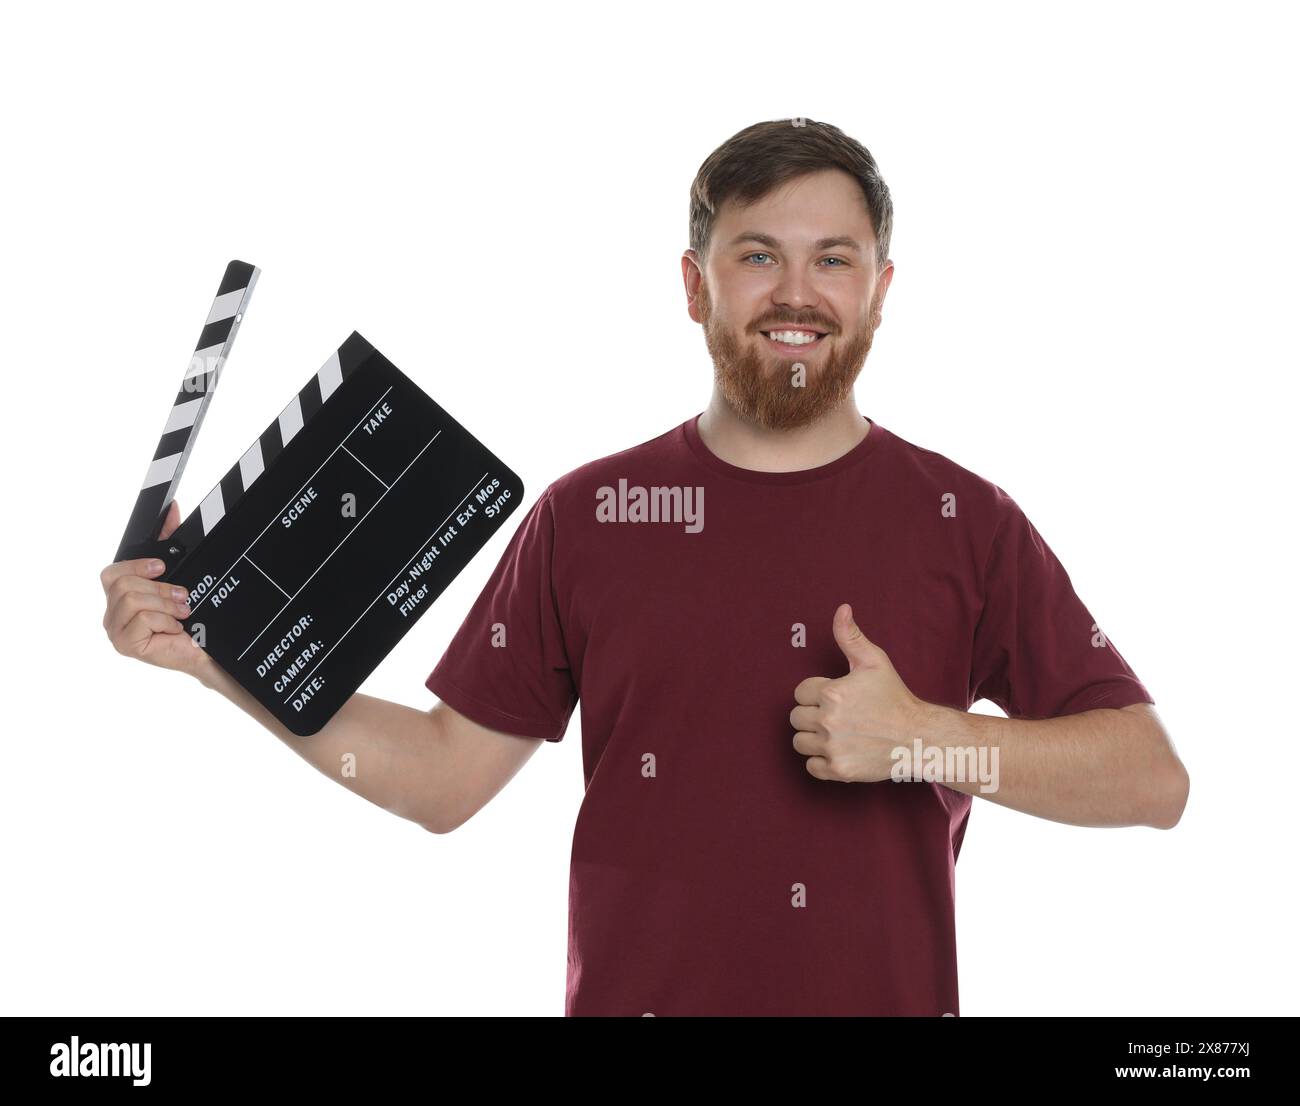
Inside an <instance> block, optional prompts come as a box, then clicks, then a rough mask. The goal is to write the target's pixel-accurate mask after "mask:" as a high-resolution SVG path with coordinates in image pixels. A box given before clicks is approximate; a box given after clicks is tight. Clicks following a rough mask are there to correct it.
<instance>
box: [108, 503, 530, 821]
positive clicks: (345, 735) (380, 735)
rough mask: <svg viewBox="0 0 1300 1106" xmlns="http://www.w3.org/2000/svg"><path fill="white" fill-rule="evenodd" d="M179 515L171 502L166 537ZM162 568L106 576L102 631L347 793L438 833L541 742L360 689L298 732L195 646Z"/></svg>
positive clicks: (483, 798)
mask: <svg viewBox="0 0 1300 1106" xmlns="http://www.w3.org/2000/svg"><path fill="white" fill-rule="evenodd" d="M179 521H180V508H179V507H178V506H177V505H176V504H175V503H173V504H172V506H171V509H170V511H169V513H168V516H167V520H166V522H165V523H164V525H163V527H162V531H161V533H160V534H159V537H160V538H166V537H167V536H168V535H169V534H170V533H171V532H172V531H173V530H174V529H175V528H176V526H177V524H178V523H179ZM161 571H162V565H161V564H157V563H155V564H154V565H151V564H150V563H149V561H148V560H143V559H142V560H130V561H119V562H116V563H115V564H111V565H108V566H107V567H106V568H105V569H104V570H103V572H101V573H100V582H101V583H102V584H103V587H104V595H105V600H106V603H105V609H104V620H103V625H104V630H105V632H106V633H107V634H108V637H109V640H110V641H111V642H112V643H113V647H114V648H115V649H116V650H117V651H118V652H119V653H121V654H122V655H124V656H128V657H132V658H134V659H136V660H141V661H145V662H146V663H148V664H153V665H156V666H158V667H160V668H169V669H172V670H174V671H179V672H184V673H186V674H188V675H190V676H193V677H194V678H195V679H197V680H198V681H199V682H200V683H201V684H203V686H204V687H207V688H209V689H211V690H213V691H216V692H218V693H219V694H220V695H222V696H224V697H225V698H227V699H229V700H230V701H231V702H232V703H234V704H235V705H236V706H237V707H239V708H240V709H241V710H243V711H244V712H245V713H246V714H248V715H249V716H250V717H251V718H253V719H254V720H255V721H257V722H258V723H259V724H261V725H262V726H264V727H265V728H266V729H268V730H270V731H271V733H273V734H275V736H276V737H278V738H279V739H280V740H281V741H283V742H284V743H285V744H286V745H288V746H289V748H291V749H292V750H293V751H294V752H295V753H297V754H298V755H299V756H300V757H302V758H303V759H304V760H306V761H307V762H308V763H309V764H312V765H313V766H314V767H315V768H317V769H318V770H319V771H320V772H322V773H324V774H325V775H327V776H329V777H330V778H331V779H333V780H335V781H336V782H338V783H340V784H342V785H343V786H344V787H346V788H347V789H348V790H349V791H353V792H355V793H356V794H358V795H360V796H361V797H362V798H364V799H368V800H369V801H370V802H372V803H374V804H376V805H377V806H381V807H383V808H384V809H385V810H388V811H391V812H392V813H394V814H396V815H398V816H399V817H401V818H406V819H409V820H410V821H412V822H416V823H418V824H419V825H421V826H423V827H424V828H425V829H427V830H429V831H431V832H433V833H447V832H449V831H450V830H453V829H455V828H456V827H457V826H459V825H461V824H462V823H463V822H465V821H466V820H467V819H469V818H470V817H471V816H472V815H473V814H474V813H475V812H476V811H478V810H479V809H480V808H482V807H483V806H484V804H486V803H487V802H488V800H490V799H491V798H492V797H493V796H494V795H496V794H497V792H498V791H500V790H501V788H503V787H504V786H505V785H506V783H508V782H509V780H510V779H511V777H513V776H514V774H515V773H516V772H518V771H519V769H520V768H521V767H522V766H523V763H524V761H526V760H527V759H528V758H529V757H530V756H532V755H533V753H534V752H536V751H537V748H538V747H539V746H540V745H541V744H542V741H541V739H540V738H534V737H523V736H519V737H517V736H515V735H513V734H506V733H501V732H500V731H497V730H490V729H488V728H487V727H485V726H480V725H478V724H477V723H476V722H472V721H471V720H470V719H468V718H466V717H465V716H464V715H463V714H461V713H459V712H458V711H455V710H453V709H452V708H451V707H449V706H447V704H446V703H437V704H435V705H434V707H433V708H432V709H431V710H428V711H421V710H416V709H415V708H414V707H406V706H402V705H401V704H399V703H390V702H388V701H387V700H384V699H376V698H373V697H371V696H369V695H361V694H357V695H353V696H352V698H351V699H349V700H348V701H347V702H346V703H345V704H344V705H343V707H342V709H341V710H339V711H338V713H337V714H335V715H334V717H333V718H331V719H330V721H329V723H328V724H327V725H325V726H324V727H323V728H322V729H320V730H319V731H318V732H316V733H314V734H312V735H311V736H310V737H299V736H297V735H296V734H294V733H292V732H291V731H290V730H289V729H288V728H286V727H285V726H284V724H283V723H281V722H280V721H279V719H277V718H276V717H275V716H274V715H273V714H271V712H270V711H268V710H267V709H266V708H265V707H264V706H262V704H261V703H259V702H258V701H257V700H256V699H255V698H253V696H252V695H250V694H249V693H248V692H247V691H246V690H244V688H243V687H241V686H240V685H239V684H238V683H236V682H235V681H234V680H233V679H231V678H230V676H229V675H227V673H226V672H225V671H224V670H223V669H222V668H221V667H220V666H219V665H217V663H216V662H215V661H213V660H212V658H211V657H210V656H209V655H208V654H207V653H206V652H204V651H203V650H202V649H200V648H199V647H198V646H197V645H195V644H194V641H193V640H192V639H191V638H190V636H189V634H187V633H186V632H185V627H184V625H183V624H182V623H181V621H180V620H181V619H182V618H184V617H185V616H186V615H187V614H188V613H189V609H188V608H187V607H186V606H185V604H184V597H185V594H186V593H185V589H183V588H174V587H172V586H171V585H168V584H165V583H163V582H162V581H160V580H157V579H155V577H156V576H157V575H158V574H159V573H160V572H161Z"/></svg>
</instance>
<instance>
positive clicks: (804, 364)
mask: <svg viewBox="0 0 1300 1106" xmlns="http://www.w3.org/2000/svg"><path fill="white" fill-rule="evenodd" d="M891 230H892V205H891V202H890V198H889V191H888V189H887V188H886V186H885V183H884V181H883V180H882V179H881V176H880V173H879V170H878V168H877V166H876V163H875V161H874V159H873V158H872V156H871V154H870V153H869V152H868V151H867V150H866V149H864V148H863V147H862V146H861V145H860V144H859V143H857V142H855V141H854V140H853V139H851V138H849V137H847V136H846V135H844V134H843V133H842V132H841V131H840V130H838V129H837V128H835V127H833V126H830V125H828V124H823V123H817V122H814V121H812V120H794V121H781V122H769V123H761V124H757V125H755V126H752V127H749V128H747V129H746V130H744V131H741V132H740V133H739V134H737V135H735V136H734V137H732V138H731V139H729V140H728V141H727V142H726V143H724V144H723V145H722V146H721V147H720V148H719V149H718V150H716V151H715V152H714V153H712V154H711V155H710V156H709V157H708V159H706V161H705V162H704V164H703V165H702V166H701V167H700V170H699V173H698V175H697V177H696V180H695V182H694V185H693V187H692V191H691V209H690V248H689V249H688V250H687V251H686V252H685V255H684V256H683V258H682V274H683V279H684V286H685V293H686V303H687V310H688V311H689V313H690V316H691V318H692V319H693V320H695V321H696V322H698V323H699V324H700V325H701V326H702V328H703V331H704V337H705V342H706V345H707V347H708V350H709V353H710V354H711V356H712V359H713V363H714V387H713V394H712V397H711V399H710V401H709V404H708V407H707V408H706V409H705V410H704V411H703V412H701V413H700V414H699V415H696V416H693V417H691V418H688V419H687V420H686V421H684V422H682V423H681V424H680V425H678V426H675V427H673V428H672V429H670V430H668V431H666V432H665V433H663V434H660V435H659V436H657V437H655V438H653V439H651V440H649V441H646V442H643V443H641V444H639V445H636V446H633V447H632V448H629V449H627V450H624V451H623V452H620V453H616V454H613V455H612V456H609V457H604V458H602V459H600V460H596V461H593V462H590V463H589V464H586V465H584V466H582V467H580V468H578V469H575V470H574V471H572V472H570V473H568V474H566V475H564V476H562V477H560V478H559V479H557V480H555V481H554V482H553V483H551V484H550V485H549V486H548V487H547V488H546V489H545V490H544V491H543V493H542V494H541V495H540V496H539V498H538V499H537V501H536V502H535V503H534V505H533V506H532V508H531V509H530V510H529V511H528V513H527V515H526V516H525V517H524V518H523V520H522V521H521V523H520V524H519V526H518V528H517V529H516V530H515V532H514V533H513V535H512V536H511V539H510V541H509V543H508V545H507V547H506V549H505V551H504V553H503V555H502V558H501V560H500V562H499V563H498V564H497V566H496V568H495V570H494V571H493V573H492V575H491V578H490V579H489V581H488V583H487V585H486V587H485V588H484V589H483V592H482V593H481V594H480V595H479V597H478V598H477V600H476V601H475V603H474V605H473V608H472V609H471V611H470V612H469V615H468V617H467V618H466V619H465V622H464V624H463V625H462V626H461V628H460V630H459V631H458V632H457V634H456V635H455V637H454V639H453V640H452V641H451V643H450V644H449V646H448V647H447V649H446V651H445V653H444V654H443V656H442V658H441V660H440V661H439V662H438V664H437V666H436V667H435V668H434V670H433V671H432V673H431V674H430V676H429V678H428V680H427V686H428V688H429V689H430V690H431V691H433V692H434V693H435V694H436V695H437V696H438V698H439V699H440V700H441V701H440V702H439V703H437V704H436V705H435V706H434V707H433V708H432V709H431V710H429V711H428V712H421V711H417V710H414V709H411V708H407V707H403V706H400V705H398V704H395V703H387V702H384V701H382V700H377V699H371V698H369V697H366V696H362V695H357V696H354V697H353V699H352V700H350V701H349V702H348V704H347V705H346V706H345V707H344V709H343V710H342V711H340V712H339V713H338V714H337V715H336V716H335V717H334V719H333V720H332V721H331V722H330V724H329V725H328V726H326V727H325V728H324V729H323V730H321V731H320V733H318V734H316V735H314V736H313V737H311V738H306V739H304V738H298V737H296V736H295V735H293V734H290V733H288V731H286V730H285V729H284V728H283V727H282V726H280V725H279V723H277V722H276V721H275V719H274V718H272V717H271V716H270V715H269V714H267V712H266V711H265V710H264V709H263V708H261V706H260V704H258V703H256V702H255V701H254V700H252V699H251V698H250V697H249V696H247V694H246V693H244V692H243V691H242V689H240V688H239V687H238V685H235V684H233V682H232V681H230V680H229V679H228V678H226V677H225V676H224V674H223V673H221V672H220V670H219V669H217V668H216V667H215V666H214V665H212V664H210V663H206V662H205V661H204V660H203V659H202V657H203V656H204V655H203V654H202V651H201V650H196V649H190V648H186V645H187V644H188V642H187V641H186V643H185V644H181V642H179V641H177V640H176V634H177V632H178V628H179V626H180V624H179V623H178V622H175V620H174V619H172V618H171V613H172V612H171V611H170V608H168V607H167V606H166V604H167V603H169V602H170V601H171V600H170V598H169V597H167V596H166V594H165V591H166V589H165V587H161V586H158V585H155V584H154V583H153V582H152V581H149V580H148V579H146V577H147V576H148V575H149V574H150V571H151V570H150V569H149V568H148V566H146V565H144V564H143V562H123V563H122V564H119V565H114V566H110V567H109V568H108V569H106V570H105V573H104V584H105V589H106V591H107V592H108V600H109V603H108V609H107V612H106V615H105V627H106V629H107V630H108V632H109V634H110V636H111V637H112V638H113V640H114V643H115V644H116V645H117V647H118V648H119V649H120V650H121V651H123V652H127V653H129V654H131V655H134V656H138V657H140V658H141V659H145V660H150V661H152V662H153V663H158V664H164V665H166V666H168V667H175V668H183V669H185V670H187V671H191V672H193V673H194V674H195V675H197V676H198V677H199V678H200V679H201V680H202V681H203V682H204V683H205V684H206V685H207V686H209V687H212V688H214V689H216V690H218V691H219V692H221V693H222V694H223V695H226V696H227V697H228V698H230V699H231V700H232V701H234V702H236V703H237V704H238V705H239V706H241V707H242V708H243V709H244V710H245V711H247V712H248V713H249V714H250V715H252V716H253V717H255V718H256V719H257V720H258V721H259V722H261V723H262V724H263V725H264V726H266V727H267V728H268V729H270V730H271V731H272V732H273V733H275V734H276V735H277V736H278V737H280V739H281V740H283V741H285V742H286V743H287V744H289V745H290V746H291V747H293V748H294V749H295V750H296V751H297V752H298V753H299V754H300V755H302V756H303V757H304V758H305V759H307V760H309V761H310V762H311V763H313V764H315V765H316V766H317V767H318V768H319V769H320V770H321V771H323V772H326V773H328V774H330V775H331V777H332V778H337V779H338V780H339V782H340V783H342V784H343V785H344V786H347V787H350V788H351V789H353V790H355V791H357V792H358V793H360V794H362V795H364V796H365V797H366V798H368V799H370V800H371V801H373V802H376V803H379V804H381V805H383V806H384V807H386V808H387V809H389V810H392V811H393V812H395V813H397V814H400V815H401V816H402V817H406V818H410V819H412V820H414V821H417V822H419V823H420V824H421V825H424V826H425V827H427V828H428V829H430V830H432V831H434V832H438V833H446V832H448V831H450V830H453V829H455V828H456V827H457V826H459V825H461V824H462V823H463V822H464V821H465V820H466V819H468V818H469V817H471V816H472V815H473V814H474V812H475V811H477V810H478V809H480V808H481V807H482V806H483V805H484V804H485V803H487V802H488V801H489V800H490V799H491V798H492V796H493V795H495V794H496V793H497V792H498V791H499V790H500V789H501V787H502V786H504V784H505V783H506V782H507V781H508V780H509V779H510V778H511V776H512V775H513V774H514V773H515V772H516V771H517V770H518V769H519V767H520V766H521V765H522V764H523V762H524V761H525V760H527V758H528V757H529V756H531V755H532V753H533V752H534V751H535V750H536V749H537V748H538V747H539V746H540V745H541V744H543V743H544V742H547V741H550V742H557V741H560V740H562V739H563V738H564V736H565V734H566V732H567V729H568V722H569V719H570V716H571V714H572V712H573V710H574V708H575V706H576V705H577V704H578V702H579V701H581V703H582V738H581V740H582V754H583V772H584V778H585V782H586V791H585V794H584V797H583V801H582V806H581V808H580V810H579V812H578V816H577V821H576V825H575V828H574V839H573V848H572V855H571V868H570V887H569V893H570V900H569V905H570V910H569V946H568V990H567V997H566V1003H565V1012H566V1013H567V1014H570V1015H588V1014H591V1015H626V1016H644V1015H647V1014H649V1015H656V1016H666V1015H864V1014H866V1015H919V1016H930V1017H939V1016H943V1015H956V1014H958V1013H959V1012H960V1010H959V1003H958V986H957V960H956V933H955V926H954V905H955V904H954V894H955V886H956V884H955V878H954V865H955V863H956V860H957V856H958V854H959V852H960V849H961V844H962V840H963V837H964V835H965V833H966V829H967V825H968V822H969V818H970V814H971V808H972V806H973V798H974V797H975V796H982V797H983V798H985V799H987V800H991V801H993V802H997V803H999V804H1002V805H1004V806H1006V807H1009V808H1012V809H1015V810H1018V811H1023V812H1025V813H1027V814H1033V815H1037V816H1039V817H1042V818H1048V819H1053V820H1056V821H1060V822H1067V823H1071V824H1074V825H1081V826H1152V827H1161V828H1168V827H1171V826H1173V825H1175V824H1176V823H1177V822H1178V820H1179V818H1180V816H1181V813H1182V809H1183V806H1184V804H1185V802H1186V797H1187V791H1188V778H1187V773H1186V772H1185V770H1184V768H1183V766H1182V764H1181V763H1180V761H1179V759H1178V757H1177V755H1176V753H1175V752H1174V749H1173V747H1172V744H1171V743H1170V741H1169V738H1168V735H1167V734H1166V733H1165V731H1164V729H1163V727H1162V726H1161V724H1160V722H1159V720H1158V718H1157V716H1156V714H1155V712H1154V710H1153V709H1152V705H1151V704H1152V697H1151V695H1150V694H1149V693H1148V691H1147V689H1146V688H1145V687H1144V686H1143V684H1142V683H1141V682H1140V681H1139V680H1138V678H1137V676H1136V675H1135V674H1134V672H1133V670H1132V669H1131V668H1130V667H1129V665H1128V664H1127V663H1126V662H1125V660H1124V658H1123V657H1122V656H1121V655H1120V654H1119V652H1118V651H1117V650H1116V649H1115V646H1114V645H1113V644H1112V643H1111V642H1110V641H1109V640H1107V638H1106V636H1105V635H1104V634H1103V633H1102V632H1101V630H1100V629H1099V627H1098V626H1097V625H1096V623H1095V621H1094V619H1093V618H1092V616H1091V615H1090V614H1089V612H1088V610H1087V609H1086V607H1085V606H1084V605H1083V603H1082V602H1081V600H1080V599H1079V597H1078V596H1077V595H1076V594H1075V592H1074V589H1073V587H1072V586H1071V583H1070V579H1069V577H1068V576H1067V575H1066V572H1065V570H1064V568H1063V567H1062V566H1061V564H1060V562H1059V561H1058V560H1057V558H1056V557H1055V556H1054V554H1053V553H1052V551H1051V550H1050V549H1049V548H1048V546H1047V545H1046V544H1045V542H1044V541H1043V539H1042V537H1041V536H1040V534H1039V533H1038V531H1037V530H1036V529H1035V528H1034V527H1033V525H1032V524H1031V523H1030V522H1029V520H1028V519H1027V518H1026V516H1025V514H1024V513H1023V512H1022V511H1021V510H1020V508H1019V507H1018V506H1017V504H1016V503H1015V502H1014V501H1013V500H1012V499H1011V498H1010V497H1009V496H1008V495H1007V494H1006V493H1005V492H1004V491H1003V490H1002V489H1001V488H1000V487H998V486H997V485H995V484H993V483H990V482H989V481H987V480H985V479H983V478H981V477H979V476H977V475H975V474H973V473H971V472H969V471H967V470H966V469H963V468H961V467H960V466H959V465H957V464H955V463H954V462H952V461H950V460H948V459H947V458H945V457H944V456H942V455H940V454H938V453H935V452H932V451H931V450H928V449H925V448H922V447H920V446H917V445H913V444H912V443H911V442H909V441H907V440H905V439H903V438H902V437H900V436H898V435H896V434H893V433H892V432H891V431H889V430H888V429H887V428H885V427H884V426H882V425H881V424H880V423H878V422H876V421H874V420H870V419H867V418H864V417H863V415H862V414H861V413H859V411H858V410H857V408H856V406H855V402H854V396H853V385H854V381H855V380H856V378H857V376H858V373H859V372H860V370H861V369H862V367H863V364H864V361H865V359H866V357H867V354H868V352H869V350H870V348H871V342H872V337H873V335H874V333H875V330H876V328H877V327H878V326H879V325H880V323H881V318H882V312H883V308H884V303H885V296H886V292H887V291H888V288H889V284H890V281H891V280H892V278H893V272H894V270H893V265H892V264H891V263H890V261H889V242H890V235H891ZM175 517H177V516H173V518H172V519H171V520H169V524H168V525H169V526H173V525H174V520H175ZM165 534H166V530H164V536H165ZM163 612H166V613H163ZM173 623H174V625H173ZM182 639H183V635H182ZM183 640H184V639H183ZM979 699H987V700H989V701H991V702H993V703H995V704H996V705H997V706H998V707H1000V708H1001V709H1002V711H1003V712H1004V713H1005V714H1006V715H1007V717H1005V718H995V717H989V716H980V715H972V714H970V713H969V708H970V706H971V705H972V704H973V703H974V702H975V701H976V700H979ZM349 753H351V754H354V755H356V756H357V757H358V758H359V760H360V763H361V765H362V766H363V770H361V771H358V772H357V773H355V774H354V775H352V776H350V777H347V778H342V777H340V775H339V773H338V770H337V765H338V764H339V761H340V758H341V757H342V756H344V755H345V754H349ZM973 765H974V766H979V770H977V771H971V770H970V768H971V766H973ZM990 769H991V770H990Z"/></svg>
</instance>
